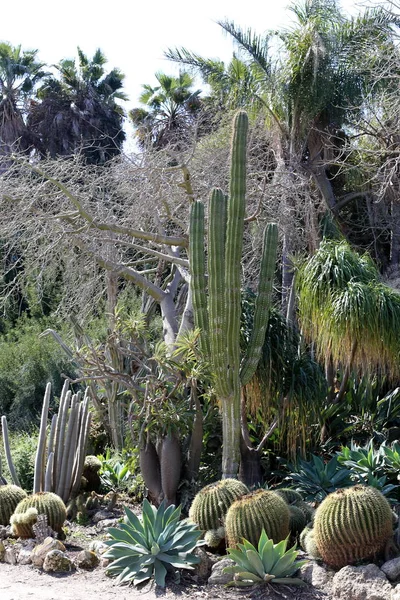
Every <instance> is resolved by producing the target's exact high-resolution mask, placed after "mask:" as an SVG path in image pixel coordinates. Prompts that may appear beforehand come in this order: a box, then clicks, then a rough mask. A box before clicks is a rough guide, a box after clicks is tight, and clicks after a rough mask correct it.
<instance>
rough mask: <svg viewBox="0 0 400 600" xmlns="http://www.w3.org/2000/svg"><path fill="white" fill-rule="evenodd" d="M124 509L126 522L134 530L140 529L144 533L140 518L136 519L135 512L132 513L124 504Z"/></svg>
mask: <svg viewBox="0 0 400 600" xmlns="http://www.w3.org/2000/svg"><path fill="white" fill-rule="evenodd" d="M124 510H125V514H126V516H127V519H128V523H129V525H130V526H131V527H132V528H133V529H134V530H135V531H140V532H141V533H144V531H143V525H142V523H141V522H140V520H139V519H138V517H137V516H136V515H135V513H133V512H132V511H131V510H130V508H128V507H127V506H124Z"/></svg>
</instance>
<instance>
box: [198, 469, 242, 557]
mask: <svg viewBox="0 0 400 600" xmlns="http://www.w3.org/2000/svg"><path fill="white" fill-rule="evenodd" d="M248 491H249V490H248V489H247V487H246V486H245V485H244V483H241V482H240V481H237V479H222V480H221V481H217V482H216V483H211V484H210V485H207V486H206V487H204V488H203V489H202V490H200V492H199V493H198V494H197V495H196V496H195V498H194V500H193V502H192V506H191V507H190V510H189V517H190V518H191V519H192V521H194V522H195V523H196V525H197V526H198V528H199V529H201V530H202V531H204V533H205V535H204V538H205V540H206V542H207V544H208V545H209V546H211V547H217V546H219V544H220V542H221V540H222V539H224V537H225V530H224V528H223V527H222V525H223V524H224V522H225V516H226V513H227V512H228V509H229V507H230V506H231V504H232V503H233V502H234V501H235V500H237V499H238V498H240V497H241V496H244V495H245V494H247V493H248Z"/></svg>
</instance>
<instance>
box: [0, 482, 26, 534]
mask: <svg viewBox="0 0 400 600" xmlns="http://www.w3.org/2000/svg"><path fill="white" fill-rule="evenodd" d="M23 498H26V492H24V490H23V489H22V488H20V487H18V486H17V485H12V484H10V485H2V486H0V525H9V524H10V517H11V515H12V514H13V512H14V510H15V509H16V507H17V505H18V503H19V502H21V500H22V499H23Z"/></svg>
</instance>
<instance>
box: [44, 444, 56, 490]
mask: <svg viewBox="0 0 400 600" xmlns="http://www.w3.org/2000/svg"><path fill="white" fill-rule="evenodd" d="M53 463H54V452H50V453H49V457H48V459H47V467H46V475H45V478H44V491H45V492H51V488H52V485H53V482H52V479H53Z"/></svg>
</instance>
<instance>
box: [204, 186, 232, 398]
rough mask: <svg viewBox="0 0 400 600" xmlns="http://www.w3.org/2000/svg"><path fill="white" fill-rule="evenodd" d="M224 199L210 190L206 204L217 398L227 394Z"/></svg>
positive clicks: (212, 347) (210, 307)
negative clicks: (207, 211)
mask: <svg viewBox="0 0 400 600" xmlns="http://www.w3.org/2000/svg"><path fill="white" fill-rule="evenodd" d="M226 220H227V199H226V197H225V196H224V194H223V193H222V191H221V190H219V189H214V190H213V191H212V193H211V197H210V202H209V219H208V290H209V300H208V312H209V317H210V350H211V362H212V367H213V371H214V376H215V386H216V390H217V394H218V395H219V396H226V395H228V393H229V388H228V385H227V355H226V346H227V339H226V327H227V324H226V304H227V298H226V290H225V237H226V235H225V232H226Z"/></svg>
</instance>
